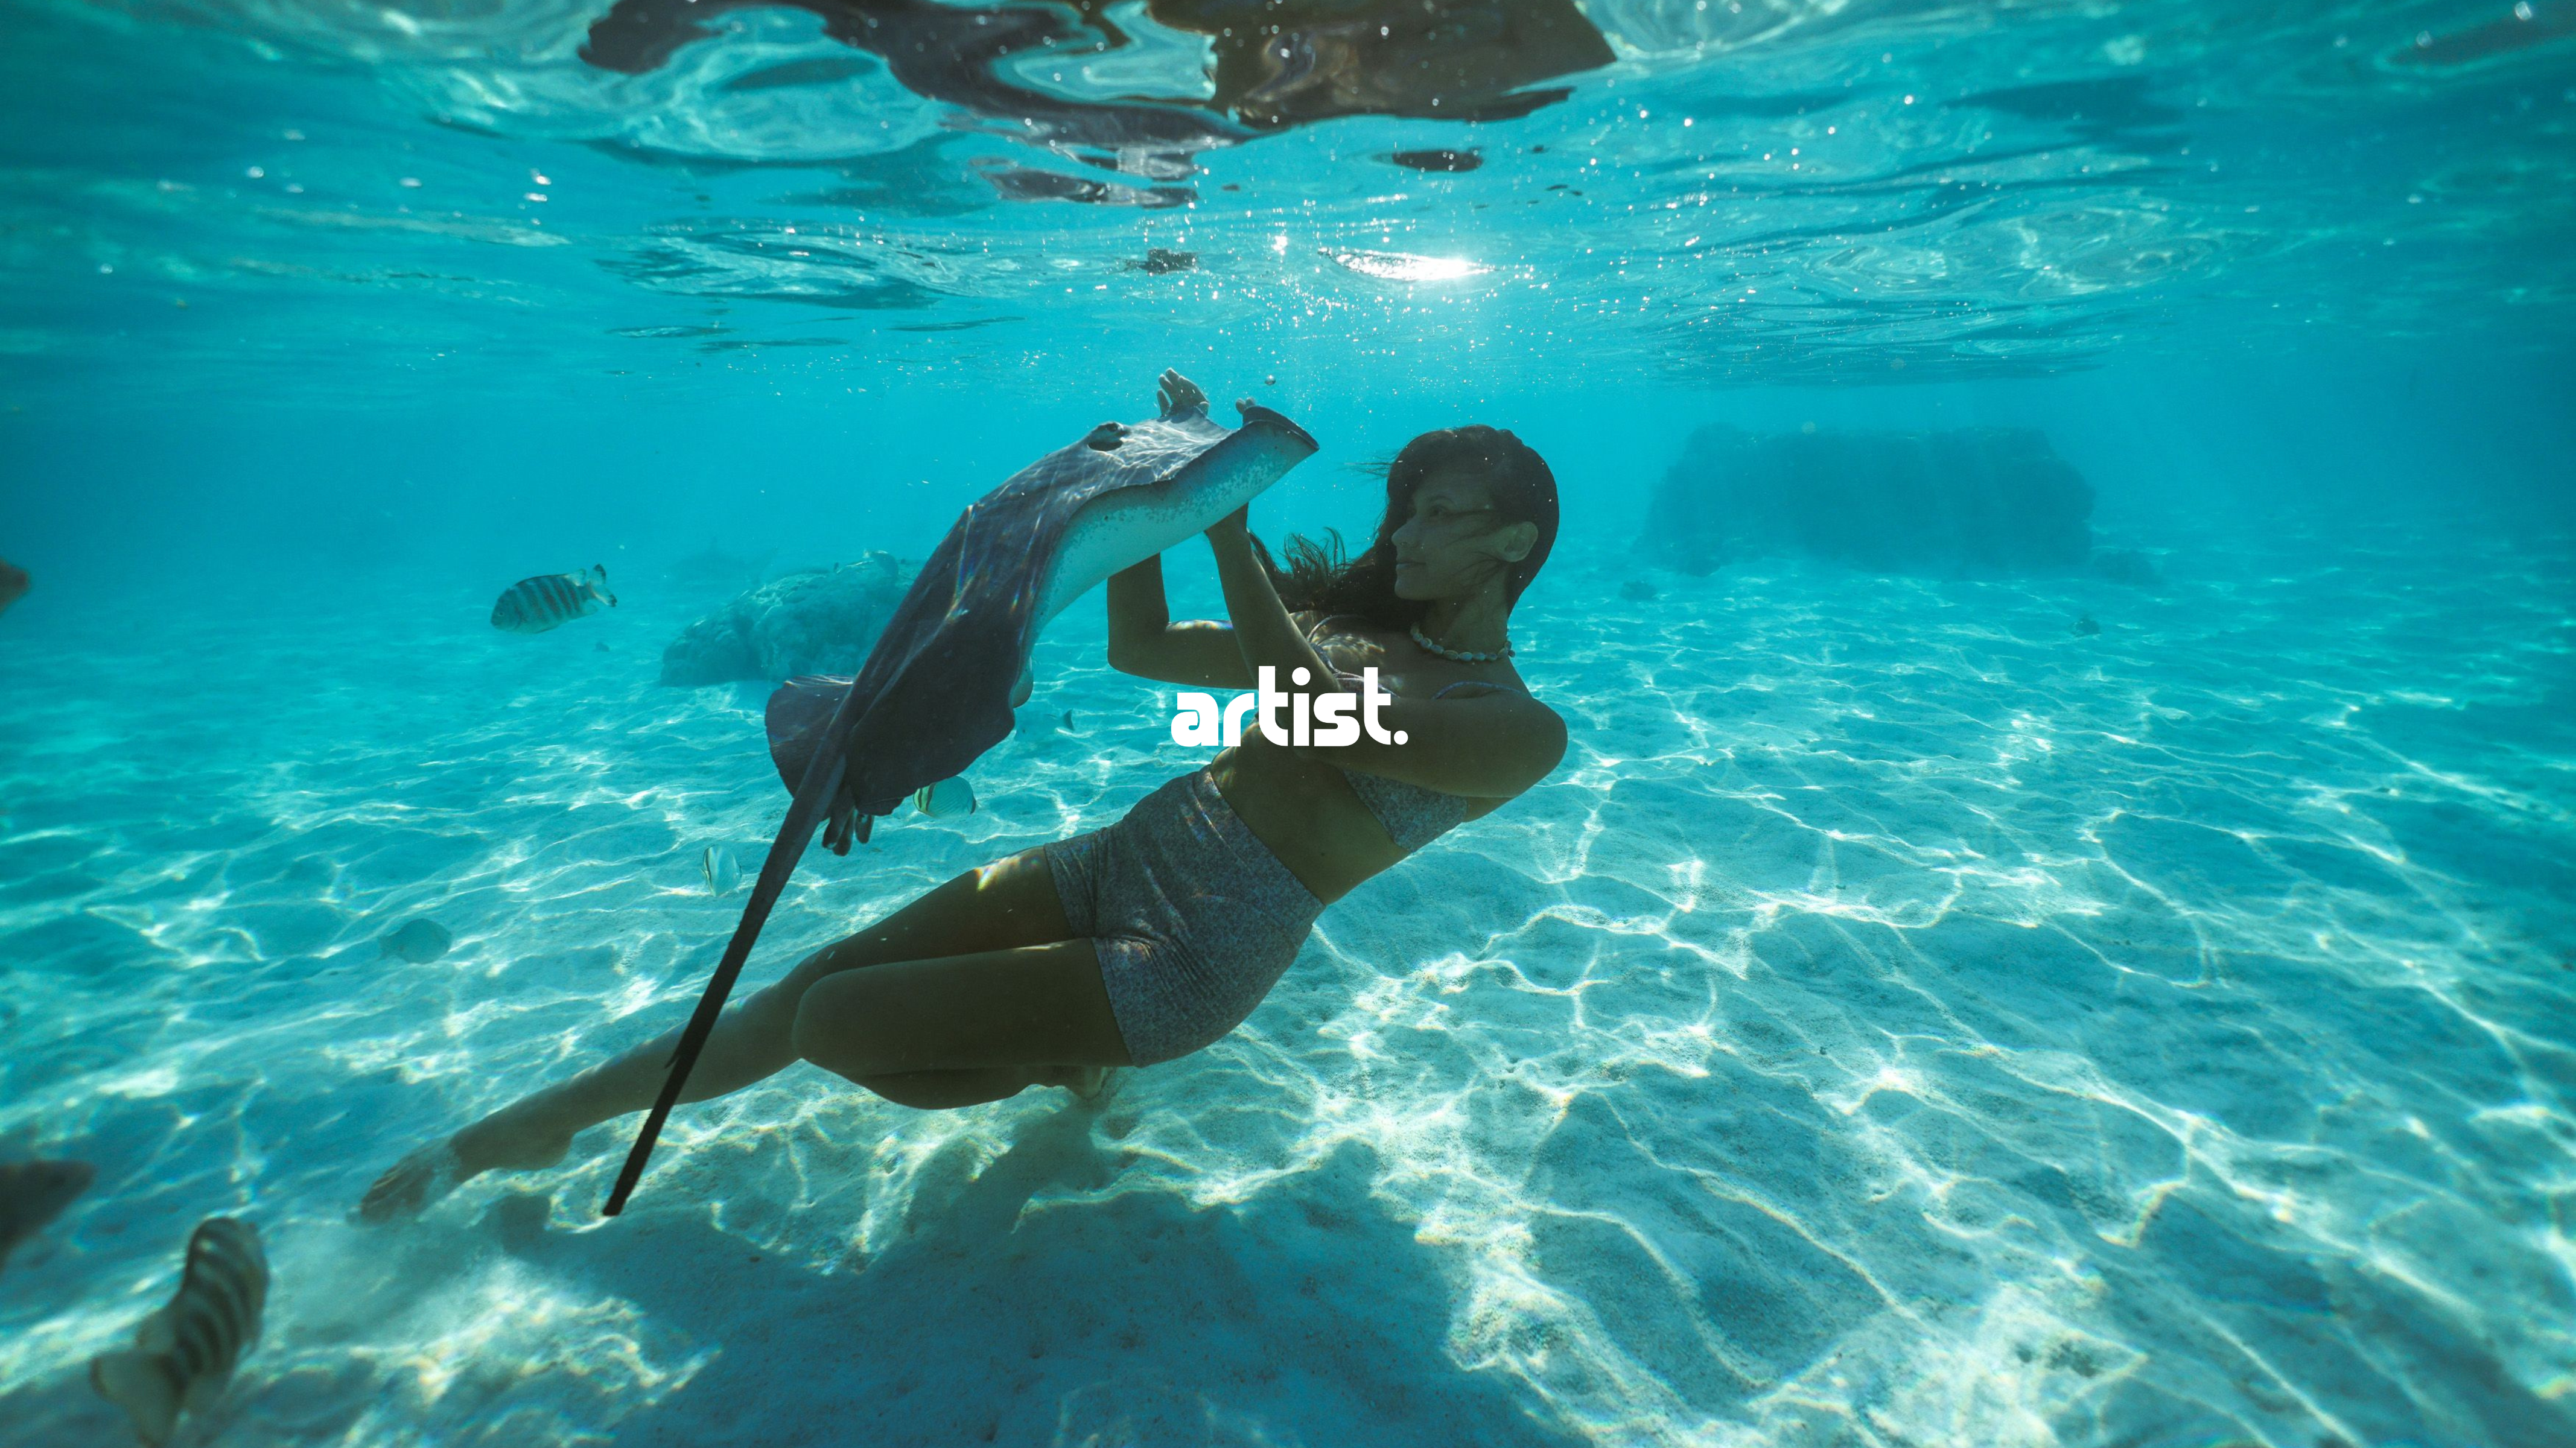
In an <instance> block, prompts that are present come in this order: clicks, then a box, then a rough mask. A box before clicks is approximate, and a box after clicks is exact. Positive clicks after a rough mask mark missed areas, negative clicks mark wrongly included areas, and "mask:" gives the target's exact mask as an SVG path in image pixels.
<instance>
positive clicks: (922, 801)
mask: <svg viewBox="0 0 2576 1448" xmlns="http://www.w3.org/2000/svg"><path fill="white" fill-rule="evenodd" d="M912 807H913V808H914V809H917V810H919V811H921V812H922V813H923V814H926V815H928V816H930V817H931V818H932V819H935V820H938V819H947V818H949V817H950V816H952V815H970V814H973V813H974V812H975V787H974V786H973V785H970V784H968V783H967V782H966V780H965V777H964V776H962V775H954V774H952V775H950V776H949V777H948V778H946V779H943V780H941V781H939V782H938V783H937V784H925V785H923V786H922V787H921V788H919V789H916V790H914V791H913V792H912Z"/></svg>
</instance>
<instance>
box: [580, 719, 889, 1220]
mask: <svg viewBox="0 0 2576 1448" xmlns="http://www.w3.org/2000/svg"><path fill="white" fill-rule="evenodd" d="M856 696H857V691H856V690H855V689H853V690H852V691H851V694H850V695H849V696H846V697H844V698H843V699H842V701H841V707H840V708H839V709H838V710H836V711H835V712H834V713H833V716H832V723H831V725H830V727H829V729H828V731H827V732H826V733H825V734H824V736H823V740H824V742H823V747H822V748H820V749H817V750H816V751H814V757H813V759H812V760H811V761H810V762H808V763H807V764H806V766H805V778H804V781H803V782H802V783H800V784H798V785H797V786H796V799H795V801H794V802H793V803H791V804H790V805H788V806H787V819H786V822H785V823H783V824H781V825H780V826H779V827H778V838H777V839H775V840H773V841H771V842H770V846H769V857H768V858H767V859H764V860H762V861H761V862H760V878H759V879H758V880H757V881H755V882H754V883H753V884H752V887H751V899H750V901H749V902H748V903H746V904H745V905H744V906H743V907H742V919H741V921H740V922H739V923H737V924H736V925H735V926H734V928H733V939H731V940H729V941H727V942H725V952H724V958H723V959H722V960H719V961H717V962H716V969H715V974H714V975H712V976H710V977H708V979H707V988H706V991H705V992H704V993H703V994H701V995H700V996H699V997H698V1008H697V1010H696V1012H695V1013H693V1014H692V1015H691V1016H690V1017H689V1024H688V1025H687V1026H686V1027H684V1028H682V1030H681V1031H680V1043H679V1045H678V1046H677V1047H675V1048H674V1049H673V1050H672V1052H671V1064H670V1067H669V1068H668V1069H667V1070H666V1071H665V1072H664V1073H663V1076H662V1090H661V1093H660V1094H659V1095H658V1096H656V1097H655V1098H654V1100H653V1109H652V1110H651V1111H650V1112H648V1113H647V1114H646V1115H645V1117H644V1125H643V1128H642V1129H641V1130H639V1131H637V1132H636V1133H635V1145H634V1146H633V1147H631V1148H629V1149H628V1151H627V1153H626V1165H624V1166H623V1167H621V1168H619V1169H618V1172H617V1183H616V1185H615V1186H613V1187H611V1188H609V1192H608V1201H607V1203H606V1204H605V1205H603V1206H602V1207H601V1208H600V1209H599V1210H600V1215H601V1216H604V1217H613V1216H616V1215H617V1214H618V1213H619V1212H622V1211H624V1210H626V1199H627V1198H628V1197H629V1196H631V1195H633V1194H634V1191H635V1184H636V1183H637V1182H639V1181H641V1180H643V1178H644V1164H645V1163H646V1162H647V1161H650V1160H651V1159H652V1157H653V1143H654V1142H655V1141H656V1140H657V1139H659V1138H660V1136H661V1135H662V1123H663V1122H665V1121H668V1120H669V1119H670V1116H671V1108H672V1107H673V1106H676V1105H678V1104H679V1101H680V1088H681V1087H683V1086H685V1085H687V1084H688V1080H689V1068H690V1067H692V1066H694V1065H696V1064H697V1061H698V1052H700V1051H701V1050H704V1049H705V1048H706V1044H707V1037H708V1036H709V1035H710V1034H712V1033H713V1032H714V1031H715V1028H716V1018H717V1017H718V1016H720V1015H722V1014H723V1013H724V1003H725V997H726V996H728V995H730V994H732V993H733V983H734V979H735V978H736V977H737V976H740V975H741V974H742V968H743V965H744V964H745V963H746V962H748V961H749V960H750V959H751V947H752V945H753V944H754V943H755V942H757V941H758V940H759V939H760V928H761V926H763V925H765V924H767V923H768V922H769V912H770V910H771V909H772V908H773V907H775V906H776V905H777V904H778V897H779V896H780V895H781V894H783V893H785V891H786V889H787V877H788V876H790V875H793V874H795V873H796V862H797V861H798V860H800V859H802V858H804V855H805V847H806V846H807V845H809V844H811V843H813V840H814V829H815V827H816V826H817V825H820V824H822V823H823V821H824V818H825V816H826V814H827V813H829V812H832V811H831V810H830V807H829V802H831V801H835V800H837V799H838V798H839V797H840V796H841V794H842V790H841V784H842V781H843V780H845V779H846V778H848V766H849V752H848V748H847V745H848V742H849V739H850V735H851V733H852V731H853V730H854V729H855V728H856V726H857V724H858V722H859V721H858V717H857V716H858V715H859V714H861V713H863V712H864V710H863V708H861V707H860V706H859V705H858V704H857V703H856ZM859 838H861V839H865V838H866V835H865V834H864V833H862V834H861V835H860V836H859Z"/></svg>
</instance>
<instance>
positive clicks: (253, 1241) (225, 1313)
mask: <svg viewBox="0 0 2576 1448" xmlns="http://www.w3.org/2000/svg"><path fill="white" fill-rule="evenodd" d="M267 1303H268V1255H267V1254H266V1253H264V1252H262V1251H261V1250H260V1246H259V1233H258V1232H257V1231H256V1230H254V1229H253V1228H252V1227H251V1225H250V1224H249V1223H248V1222H241V1221H236V1220H234V1219H233V1218H231V1217H209V1218H207V1219H206V1220H205V1221H203V1222H200V1223H198V1224H197V1230H196V1231H195V1232H194V1233H192V1234H190V1235H189V1238H188V1266H187V1270H186V1271H185V1272H183V1273H181V1274H180V1277H179V1291H178V1293H177V1295H175V1296H173V1297H172V1298H171V1299H170V1303H169V1305H168V1306H166V1307H164V1308H162V1309H161V1310H160V1311H158V1312H155V1313H153V1314H152V1315H151V1316H150V1317H147V1318H145V1319H143V1325H142V1327H140V1328H138V1329H137V1330H136V1331H135V1334H134V1346H132V1347H130V1348H127V1349H125V1350H123V1351H121V1352H110V1353H101V1354H99V1355H98V1356H97V1357H94V1358H92V1359H90V1363H89V1380H90V1385H91V1386H92V1387H95V1388H97V1389H98V1393H99V1396H100V1397H103V1398H105V1399H107V1400H108V1401H109V1402H111V1403H114V1404H116V1405H117V1406H118V1407H120V1408H123V1409H124V1410H125V1411H126V1415H127V1416H129V1417H131V1418H132V1419H133V1420H134V1432H135V1435H136V1436H137V1437H139V1438H141V1439H142V1440H143V1441H144V1442H145V1443H147V1444H150V1445H152V1448H160V1445H161V1444H164V1443H167V1442H169V1441H170V1435H171V1434H172V1433H173V1432H175V1431H177V1429H178V1426H179V1415H180V1414H181V1413H183V1412H187V1411H189V1410H191V1409H195V1410H202V1409H204V1408H205V1406H206V1405H207V1404H209V1403H211V1402H213V1401H214V1400H215V1399H216V1398H217V1397H219V1396H221V1395H222V1393H223V1390H224V1385H225V1384H226V1383H228V1382H230V1381H232V1375H233V1366H234V1364H236V1363H238V1362H240V1361H241V1359H242V1354H244V1353H246V1352H248V1351H250V1348H251V1344H253V1343H255V1342H257V1341H259V1314H260V1309H261V1308H262V1307H264V1306H266V1305H267Z"/></svg>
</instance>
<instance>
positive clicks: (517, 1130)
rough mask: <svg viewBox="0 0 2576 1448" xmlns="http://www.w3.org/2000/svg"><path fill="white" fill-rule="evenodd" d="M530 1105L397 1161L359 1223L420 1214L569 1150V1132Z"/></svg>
mask: <svg viewBox="0 0 2576 1448" xmlns="http://www.w3.org/2000/svg"><path fill="white" fill-rule="evenodd" d="M533 1104H534V1103H532V1102H521V1103H520V1104H519V1105H516V1106H511V1107H507V1108H504V1109H503V1110H500V1111H496V1112H494V1113H493V1114H491V1115H490V1116H487V1117H484V1118H483V1119H482V1120H481V1121H478V1122H475V1123H474V1124H473V1125H472V1126H469V1127H467V1128H465V1129H464V1130H463V1131H460V1132H458V1133H456V1134H455V1135H454V1136H451V1137H449V1138H447V1139H446V1140H445V1141H438V1142H432V1143H431V1144H429V1145H428V1146H424V1147H422V1148H421V1149H420V1150H418V1151H415V1152H413V1153H412V1154H411V1155H409V1156H406V1157H404V1158H403V1159H402V1160H400V1161H398V1162H395V1163H394V1164H393V1167H392V1169H390V1170H388V1171H387V1172H386V1173H385V1174H384V1175H383V1176H380V1177H378V1178H376V1181H375V1185H373V1186H371V1187H369V1188H367V1195H366V1196H365V1198H364V1199H362V1200H361V1201H360V1202H359V1203H358V1216H359V1218H360V1219H361V1220H363V1221H369V1222H383V1221H390V1220H392V1219H393V1218H395V1217H402V1216H409V1215H411V1214H413V1213H415V1212H419V1211H422V1210H424V1209H426V1208H427V1207H429V1206H430V1204H432V1203H434V1202H436V1201H437V1200H438V1199H439V1198H441V1197H444V1196H446V1195H447V1194H448V1193H449V1192H452V1191H454V1190H456V1189H457V1188H458V1187H460V1186H462V1185H464V1184H465V1183H466V1182H468V1181H471V1180H472V1179H474V1178H475V1177H478V1176H481V1175H482V1174H483V1173H485V1172H487V1171H535V1170H538V1169H540V1168H543V1167H550V1166H553V1165H554V1164H555V1163H556V1162H559V1161H561V1160H563V1159H564V1153H566V1152H568V1151H570V1150H572V1133H571V1132H569V1131H557V1130H553V1129H550V1128H549V1127H547V1125H546V1124H545V1123H544V1122H542V1121H539V1120H537V1119H535V1118H536V1113H535V1112H533V1111H531V1110H529V1109H528V1108H529V1107H530V1106H531V1105H533Z"/></svg>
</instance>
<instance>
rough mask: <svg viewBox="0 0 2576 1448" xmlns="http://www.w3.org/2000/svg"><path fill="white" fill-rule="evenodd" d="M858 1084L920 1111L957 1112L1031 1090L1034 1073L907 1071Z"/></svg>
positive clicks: (1019, 1070)
mask: <svg viewBox="0 0 2576 1448" xmlns="http://www.w3.org/2000/svg"><path fill="white" fill-rule="evenodd" d="M853 1079H855V1080H856V1081H857V1082H858V1084H860V1085H862V1086H865V1087H866V1088H868V1089H869V1090H870V1091H873V1092H875V1093H876V1094H877V1095H879V1096H882V1097H884V1098H885V1099H886V1100H888V1101H891V1102H893V1103H894V1104H895V1105H897V1106H909V1107H911V1108H913V1109H914V1110H916V1111H953V1110H956V1109H957V1108H959V1107H961V1106H981V1105H983V1104H984V1103H985V1102H988V1101H1001V1100H1006V1099H1008V1098H1010V1097H1013V1096H1017V1095H1019V1094H1020V1093H1021V1092H1022V1091H1024V1090H1026V1089H1028V1087H1029V1085H1030V1084H1031V1082H1030V1073H1029V1072H1028V1070H1026V1069H1025V1068H1022V1067H1015V1066H988V1067H981V1068H978V1069H974V1070H967V1071H906V1072H901V1073H896V1074H890V1075H883V1076H861V1077H855V1078H853Z"/></svg>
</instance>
